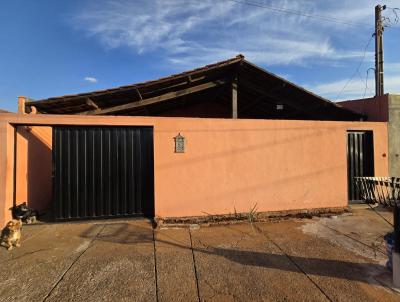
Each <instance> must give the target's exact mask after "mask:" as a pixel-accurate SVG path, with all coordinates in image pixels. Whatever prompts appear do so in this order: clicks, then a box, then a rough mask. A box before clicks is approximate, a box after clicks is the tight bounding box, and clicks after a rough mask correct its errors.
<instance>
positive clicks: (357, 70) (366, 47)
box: [335, 34, 374, 100]
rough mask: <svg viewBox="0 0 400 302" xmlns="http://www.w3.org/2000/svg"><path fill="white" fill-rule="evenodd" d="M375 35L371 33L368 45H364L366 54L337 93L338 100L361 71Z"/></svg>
mask: <svg viewBox="0 0 400 302" xmlns="http://www.w3.org/2000/svg"><path fill="white" fill-rule="evenodd" d="M373 37H374V34H373V35H371V37H370V38H369V40H368V43H367V45H365V47H364V54H363V56H362V59H361V61H360V63H359V64H358V66H357V68H356V70H355V72H354V73H353V75H352V76H351V77H350V79H349V80H348V81H347V82H346V84H345V85H344V86H343V88H342V89H341V90H340V92H339V93H338V94H337V96H336V98H335V99H336V100H337V99H338V98H339V96H340V95H341V94H342V93H343V91H344V90H345V89H346V87H347V86H348V85H349V84H350V82H351V81H352V80H353V79H354V77H355V76H356V74H357V73H359V71H360V68H361V65H362V64H363V63H364V60H365V55H366V53H367V49H368V47H369V45H370V44H371V41H372V38H373Z"/></svg>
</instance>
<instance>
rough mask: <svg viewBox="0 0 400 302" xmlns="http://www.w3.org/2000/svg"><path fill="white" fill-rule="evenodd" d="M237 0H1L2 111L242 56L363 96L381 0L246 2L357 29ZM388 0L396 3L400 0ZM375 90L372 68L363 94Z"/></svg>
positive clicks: (389, 60)
mask: <svg viewBox="0 0 400 302" xmlns="http://www.w3.org/2000/svg"><path fill="white" fill-rule="evenodd" d="M237 1H238V2H246V1H245V0H243V1H242V0H237ZM238 2H235V1H232V0H212V1H209V0H186V1H182V0H175V1H173V0H159V1H150V0H147V1H146V0H143V1H142V0H137V1H124V0H118V1H116V0H110V1H101V0H98V1H85V0H80V1H73V0H70V1H50V0H47V1H45V0H36V1H30V0H29V1H28V0H25V1H19V0H14V1H2V2H1V3H0V45H1V46H0V108H3V109H8V110H11V111H15V110H16V107H17V106H16V105H17V96H18V95H24V96H28V97H30V98H32V99H42V98H47V97H51V96H59V95H64V94H74V93H79V92H86V91H92V90H97V89H104V88H111V87H114V86H120V85H126V84H132V83H136V82H140V81H144V80H151V79H155V78H159V77H161V76H166V75H169V74H172V73H176V72H180V71H184V70H186V69H191V68H194V67H199V66H202V65H205V64H209V63H213V62H216V61H219V60H225V59H228V58H230V57H233V56H235V55H236V54H238V53H242V54H244V55H245V56H246V58H247V59H248V60H249V61H252V62H253V63H256V64H258V65H260V66H262V67H264V68H266V69H268V70H269V71H271V72H274V73H276V74H278V75H280V76H283V77H285V78H287V79H289V80H290V81H292V82H295V83H297V84H299V85H302V86H304V87H306V88H308V89H310V90H312V91H313V92H316V93H318V94H320V95H322V96H325V97H327V98H329V99H331V100H337V99H348V98H360V97H362V96H363V94H364V90H365V79H366V74H367V73H366V71H367V69H368V68H370V67H374V41H373V40H371V41H370V44H369V46H368V48H367V51H366V52H365V58H364V60H363V63H362V64H361V66H360V68H359V69H358V72H356V71H357V67H358V65H359V64H360V62H361V61H362V59H363V57H364V49H365V47H366V45H367V42H368V41H369V40H370V37H371V35H372V33H373V25H374V6H375V5H376V4H378V3H379V2H377V1H368V0H342V1H337V0H325V1H322V0H321V1H310V0H290V1H289V0H287V1H277V0H276V1H275V0H272V1H267V0H265V1H263V0H249V1H247V2H251V3H259V4H261V5H270V6H274V7H283V8H288V9H292V10H299V11H302V12H306V13H307V14H311V15H318V16H328V17H334V18H340V19H343V20H348V21H349V22H351V23H356V25H352V26H347V25H345V24H342V23H335V22H326V21H323V20H321V19H319V18H308V17H304V16H299V15H296V14H285V13H282V12H277V11H273V10H270V9H267V8H262V7H257V6H252V5H245V4H243V3H238ZM383 4H387V5H388V6H390V7H399V6H400V1H399V0H393V1H386V2H385V3H383ZM384 15H385V16H387V17H389V18H390V19H391V21H392V24H393V25H392V27H390V28H386V29H385V34H384V43H385V86H386V87H385V90H386V92H400V51H399V38H400V23H397V24H394V23H395V22H394V20H395V15H394V13H393V12H392V11H391V10H389V9H387V10H386V11H384ZM399 16H400V11H399ZM353 75H354V76H353ZM352 76H353V78H352ZM351 78H352V80H351V81H350V82H349V80H350V79H351ZM348 82H349V84H348V85H347V86H346V88H345V89H344V91H343V92H342V93H341V94H340V95H339V96H338V94H339V92H340V91H341V90H342V88H343V87H344V86H345V84H346V83H348ZM373 91H374V79H373V72H370V73H369V80H368V88H367V89H366V96H369V95H372V94H373Z"/></svg>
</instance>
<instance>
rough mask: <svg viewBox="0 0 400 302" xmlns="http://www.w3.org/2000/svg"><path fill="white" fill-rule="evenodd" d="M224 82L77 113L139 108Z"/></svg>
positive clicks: (100, 112) (105, 112) (103, 112)
mask: <svg viewBox="0 0 400 302" xmlns="http://www.w3.org/2000/svg"><path fill="white" fill-rule="evenodd" d="M226 83H227V80H225V79H221V80H216V81H212V82H207V83H203V84H199V85H197V86H192V87H189V88H185V89H181V90H178V91H173V92H168V93H165V94H162V95H159V96H155V97H151V98H148V99H143V100H142V101H134V102H130V103H127V104H123V105H117V106H113V107H109V108H104V109H100V108H99V109H95V110H88V111H84V112H81V113H78V114H83V115H102V114H110V113H118V112H121V111H126V110H132V109H136V108H141V107H144V106H148V105H151V104H155V103H160V102H165V101H168V100H171V99H174V98H177V97H181V96H184V95H188V94H191V93H195V92H200V91H203V90H206V89H210V88H214V87H217V86H220V85H224V84H226Z"/></svg>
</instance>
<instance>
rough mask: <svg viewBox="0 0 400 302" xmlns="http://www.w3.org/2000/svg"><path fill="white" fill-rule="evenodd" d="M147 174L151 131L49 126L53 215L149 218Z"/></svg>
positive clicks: (151, 203)
mask: <svg viewBox="0 0 400 302" xmlns="http://www.w3.org/2000/svg"><path fill="white" fill-rule="evenodd" d="M153 171H154V162H153V128H152V127H80V126H79V127H78V126H57V127H54V128H53V197H54V198H53V199H54V217H55V219H56V220H69V219H84V218H97V217H99V218H100V217H121V216H136V215H138V216H147V217H153V216H154V172H153Z"/></svg>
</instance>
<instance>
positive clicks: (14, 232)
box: [0, 219, 22, 250]
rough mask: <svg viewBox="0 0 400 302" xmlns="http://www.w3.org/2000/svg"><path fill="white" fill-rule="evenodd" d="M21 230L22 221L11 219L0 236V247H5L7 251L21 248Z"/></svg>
mask: <svg viewBox="0 0 400 302" xmlns="http://www.w3.org/2000/svg"><path fill="white" fill-rule="evenodd" d="M21 228H22V221H21V220H17V219H13V220H10V221H9V222H8V223H7V225H6V227H5V228H4V229H3V231H2V234H1V243H0V244H1V245H3V246H5V247H6V248H7V250H12V249H13V247H14V246H16V247H20V246H21Z"/></svg>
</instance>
